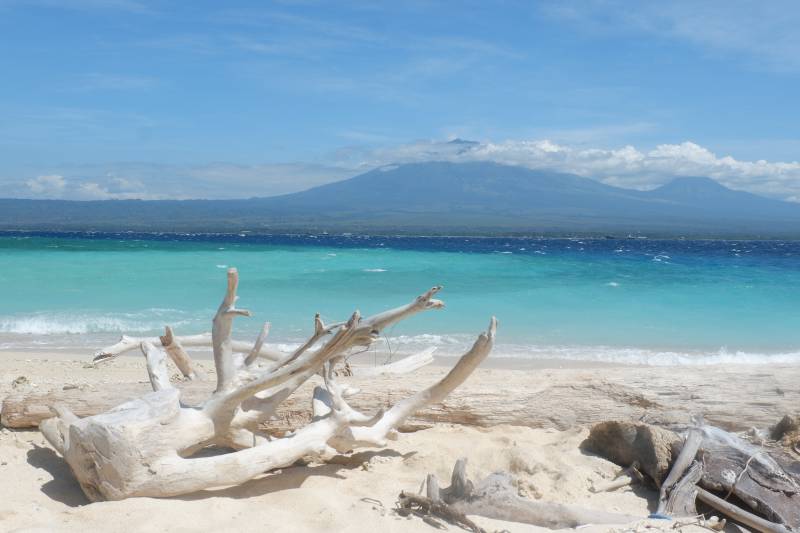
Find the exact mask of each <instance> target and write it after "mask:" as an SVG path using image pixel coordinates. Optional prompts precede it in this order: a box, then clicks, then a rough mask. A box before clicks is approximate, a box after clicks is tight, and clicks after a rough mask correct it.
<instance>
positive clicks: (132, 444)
mask: <svg viewBox="0 0 800 533" xmlns="http://www.w3.org/2000/svg"><path fill="white" fill-rule="evenodd" d="M238 279H239V278H238V273H237V271H236V270H235V269H230V270H229V271H228V286H227V290H226V292H225V297H224V298H223V301H222V303H221V304H220V307H219V309H218V310H217V314H216V315H215V317H214V320H213V328H212V339H211V342H212V347H213V351H214V366H215V368H216V374H217V376H216V377H217V379H216V388H215V390H214V392H213V393H211V394H210V395H209V397H208V398H207V399H206V400H205V401H204V402H202V404H200V405H199V406H197V407H189V406H185V405H183V404H182V403H181V392H180V391H179V390H178V389H176V388H174V387H173V386H172V384H171V383H170V381H169V376H168V373H167V367H166V364H165V360H166V355H165V354H164V352H163V351H162V350H161V349H160V348H157V347H156V346H155V343H149V342H144V343H142V345H141V348H142V351H143V352H144V354H145V357H146V359H147V367H148V375H149V380H150V384H151V387H152V390H153V392H150V393H148V394H145V395H144V396H142V397H141V398H138V399H135V400H132V401H129V402H126V403H124V404H122V405H119V406H117V407H115V408H113V409H111V410H109V411H107V412H104V413H101V414H98V415H94V416H90V417H87V418H82V419H81V418H78V417H76V416H75V415H74V414H73V413H72V412H70V411H69V410H68V409H65V408H63V407H59V406H57V407H56V413H57V416H56V417H53V418H49V419H47V420H44V421H43V422H42V423H41V424H40V429H41V431H42V433H43V434H44V436H45V438H46V439H47V440H48V442H49V443H50V444H51V445H52V446H53V447H54V448H55V449H56V450H57V451H58V452H59V453H60V454H61V455H63V456H64V458H65V459H66V460H67V463H68V464H69V466H70V468H71V470H72V472H73V473H74V475H75V477H76V478H77V479H78V482H79V484H80V486H81V488H82V489H83V491H84V493H85V494H86V495H87V497H88V498H89V499H90V500H92V501H98V500H118V499H123V498H128V497H133V496H155V497H163V496H174V495H179V494H185V493H189V492H195V491H198V490H202V489H206V488H211V487H218V486H227V485H237V484H240V483H244V482H245V481H248V480H250V479H252V478H254V477H257V476H259V475H261V474H263V473H264V472H267V471H269V470H273V469H276V468H282V467H286V466H289V465H291V464H293V463H295V462H297V461H299V460H300V459H303V458H309V457H310V458H317V459H320V460H325V459H328V458H330V457H332V456H334V455H336V454H337V453H345V452H349V451H351V450H353V449H356V448H363V447H384V446H386V443H387V440H388V439H394V438H396V437H397V431H396V429H397V428H398V427H399V426H401V425H402V424H403V422H404V421H405V420H406V419H407V418H408V417H409V416H411V415H412V414H413V413H414V412H415V411H417V410H418V409H420V408H422V407H423V406H425V405H427V404H430V403H436V402H440V401H441V400H442V399H443V398H444V397H445V396H446V395H447V394H448V393H450V392H451V391H452V390H453V389H455V388H456V387H458V386H459V385H460V384H461V383H463V382H464V380H466V379H467V377H469V375H470V374H471V373H472V372H473V371H474V370H475V368H477V366H478V365H479V364H480V363H481V362H482V361H483V360H484V359H485V358H486V357H487V356H488V354H489V352H490V351H491V348H492V346H493V343H494V335H495V328H496V322H495V320H494V318H493V319H492V320H491V322H490V324H489V329H488V331H487V332H486V333H482V334H481V335H480V336H479V337H478V339H477V340H476V341H475V344H474V345H473V346H472V348H471V349H470V350H469V351H468V352H467V353H466V354H464V356H462V357H461V358H460V359H459V360H458V362H457V363H456V364H455V366H454V367H453V368H452V370H450V372H449V373H448V374H447V375H446V376H444V377H443V378H442V379H441V380H440V381H438V382H437V383H435V384H434V385H432V386H430V387H428V388H427V389H423V390H422V391H420V392H418V393H416V394H414V395H412V396H410V397H407V398H405V399H403V400H400V401H399V402H396V403H395V404H394V405H393V406H392V407H390V408H389V409H387V410H386V411H378V412H377V413H375V414H371V415H368V414H364V413H362V412H360V411H358V410H356V409H355V408H353V407H352V406H351V405H350V404H349V403H348V402H347V400H346V397H347V396H349V395H350V394H351V393H352V392H353V391H350V390H348V389H346V388H344V387H342V386H341V385H340V384H339V383H338V382H337V380H336V370H335V368H336V365H337V363H341V362H342V361H343V359H344V356H346V355H347V354H348V353H349V352H350V350H351V349H352V348H354V347H360V346H368V345H369V344H371V343H372V342H374V341H375V340H376V339H378V338H379V335H380V332H381V331H382V330H383V329H384V328H386V327H389V326H391V325H393V324H395V323H397V322H399V321H400V320H402V319H404V318H407V317H409V316H412V315H415V314H417V313H420V312H423V311H426V310H430V309H439V308H441V307H443V305H444V304H443V303H442V302H441V301H439V300H437V299H435V298H434V295H435V294H436V293H437V292H439V290H440V287H434V288H433V289H431V290H429V291H427V292H426V293H424V294H423V295H421V296H419V297H417V298H416V299H415V300H414V301H412V302H411V303H409V304H408V305H405V306H402V307H398V308H396V309H392V310H389V311H385V312H383V313H379V314H377V315H374V316H372V317H369V318H362V317H361V315H360V313H359V312H358V311H356V312H355V313H353V315H352V316H351V317H350V319H349V320H348V321H347V322H345V323H342V324H334V325H330V326H326V325H324V324H323V323H322V321H321V320H320V319H319V317H317V318H316V319H315V329H314V333H313V334H312V336H311V337H310V339H309V341H308V342H306V343H305V344H304V345H303V346H301V347H300V348H298V349H297V350H295V351H294V352H293V353H291V354H288V356H285V357H284V359H282V360H279V361H274V362H272V361H270V362H267V363H262V362H260V361H259V357H258V356H259V353H260V351H261V349H262V346H263V343H264V339H265V338H266V334H267V330H268V328H267V327H265V328H264V329H263V330H262V332H261V335H259V338H258V340H257V341H256V342H255V343H254V344H253V346H252V348H251V350H250V352H249V353H247V354H246V355H244V356H241V357H236V356H235V352H234V350H235V347H234V345H233V341H232V339H231V334H232V329H233V320H234V318H235V317H239V316H249V315H250V313H249V312H248V311H246V310H244V309H240V308H238V307H236V300H237V295H236V292H237V287H238ZM325 337H329V338H328V340H327V341H325V342H321V341H322V339H323V338H325ZM317 345H319V347H318V348H317V349H316V350H314V351H312V350H311V348H314V347H315V346H317ZM316 375H321V376H322V379H323V385H321V386H317V387H315V388H314V391H313V403H312V405H313V418H312V419H311V421H310V422H309V423H308V424H307V425H305V426H303V427H301V428H299V429H297V430H296V431H294V432H292V433H291V434H289V435H287V436H285V437H282V438H274V437H271V436H270V435H269V434H268V433H266V432H264V431H262V430H261V429H260V426H261V424H263V423H264V422H267V421H268V420H270V419H271V418H272V417H273V416H274V414H275V412H276V409H277V407H278V406H279V405H280V404H281V403H283V402H284V401H285V400H286V399H287V398H289V397H290V396H291V395H292V393H294V391H295V390H297V389H298V388H299V387H300V386H302V385H303V384H304V383H306V382H307V381H308V380H309V379H311V378H312V377H314V376H316ZM209 446H214V447H217V448H229V449H232V450H235V451H231V452H230V453H225V454H221V455H214V456H197V452H199V451H201V450H202V449H203V448H206V447H209Z"/></svg>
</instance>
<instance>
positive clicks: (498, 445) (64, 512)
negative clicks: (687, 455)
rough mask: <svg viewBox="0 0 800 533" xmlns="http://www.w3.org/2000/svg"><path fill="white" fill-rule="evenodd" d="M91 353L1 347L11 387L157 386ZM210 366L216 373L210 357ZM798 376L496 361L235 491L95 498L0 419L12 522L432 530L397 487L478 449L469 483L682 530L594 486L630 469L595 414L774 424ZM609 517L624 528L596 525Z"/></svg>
mask: <svg viewBox="0 0 800 533" xmlns="http://www.w3.org/2000/svg"><path fill="white" fill-rule="evenodd" d="M89 351H90V350H87V352H86V353H89ZM88 359H89V358H88V357H87V356H86V355H85V354H80V353H72V354H52V353H46V352H37V353H8V352H6V353H2V355H1V356H0V397H2V398H5V397H7V396H9V395H18V396H20V395H26V394H39V393H43V392H46V391H53V390H56V391H61V392H63V393H68V392H72V393H77V394H81V393H84V394H88V393H89V392H91V391H92V390H97V389H104V388H109V387H114V386H119V384H131V383H139V384H141V386H142V387H144V388H145V389H146V387H147V378H146V372H145V369H144V360H143V358H141V357H135V356H123V357H119V358H117V359H115V360H113V361H110V362H108V363H105V364H102V365H100V366H96V367H93V366H91V365H89V364H87V361H88ZM448 363H449V361H447V360H438V361H437V362H436V363H435V364H434V365H431V366H428V367H425V368H423V369H420V370H419V371H417V372H415V373H414V374H412V375H402V376H392V377H391V378H387V377H381V378H370V379H365V378H351V379H352V382H353V384H354V385H355V386H358V387H361V388H362V389H364V390H367V389H369V387H370V385H372V386H374V387H378V388H380V387H383V386H385V385H386V383H385V382H384V381H385V380H391V383H390V384H391V385H392V387H393V389H396V390H398V391H401V393H402V391H403V390H405V389H409V390H414V389H415V388H421V387H422V386H423V385H424V384H425V383H427V382H430V381H433V380H435V379H436V377H437V376H441V375H442V374H443V373H444V372H446V370H447V366H446V365H447V364H448ZM200 364H201V365H202V366H203V367H204V368H205V369H206V370H207V371H208V372H209V373H211V372H213V365H212V364H211V362H210V361H200ZM173 370H174V369H173ZM798 379H800V369H797V368H796V367H769V368H766V367H757V366H745V365H743V366H734V367H730V366H727V367H717V366H708V367H630V366H629V367H622V366H610V365H592V366H590V367H586V366H583V367H582V366H580V365H577V364H568V365H564V364H563V363H561V362H558V361H555V360H554V361H544V362H542V361H538V362H535V361H522V360H502V359H491V358H490V359H489V360H488V361H487V362H486V363H485V364H484V365H483V367H482V368H481V369H479V370H478V371H477V372H476V373H475V374H474V375H473V376H472V377H471V378H470V380H469V381H468V382H467V383H465V385H464V386H463V387H461V388H459V389H458V390H457V391H456V392H455V393H454V394H453V396H452V397H451V398H448V399H447V400H446V401H445V402H444V404H443V405H442V406H438V407H436V408H433V409H429V410H426V411H423V412H422V413H421V414H420V416H418V417H416V418H415V419H414V421H413V422H414V423H416V424H417V426H416V429H418V430H417V431H414V432H411V433H403V434H401V436H400V439H399V440H397V441H394V442H390V446H389V447H388V448H387V449H385V450H377V451H362V452H360V453H356V454H354V455H351V456H341V457H339V458H337V459H336V460H335V462H334V464H328V465H316V464H312V465H309V466H298V467H293V468H287V469H284V470H282V471H279V472H275V473H270V474H267V475H264V476H263V477H261V478H259V479H256V480H253V481H251V482H249V483H246V484H244V485H241V486H238V487H231V488H220V489H217V490H207V491H203V492H200V493H196V494H191V495H187V496H183V497H177V498H168V499H154V498H133V499H128V500H124V501H119V502H102V503H91V504H89V503H88V501H87V500H86V498H85V496H84V495H83V493H82V492H81V490H80V488H79V486H78V484H77V482H75V481H74V479H73V478H72V476H71V474H70V472H69V469H68V467H67V465H66V463H65V462H64V461H63V460H62V459H61V458H60V457H59V456H58V455H57V454H56V453H55V452H54V451H53V450H52V449H51V448H50V447H49V446H48V445H47V444H46V442H45V440H44V438H43V437H42V436H41V434H40V433H39V432H38V431H36V430H33V429H18V430H12V429H7V428H3V429H2V431H1V432H0V472H2V477H3V479H4V483H2V484H1V485H0V487H2V494H0V529H2V530H3V531H82V530H87V529H88V530H97V531H167V530H168V531H212V530H213V531H263V530H265V529H268V530H271V531H319V530H328V531H375V530H378V529H380V530H382V531H432V530H433V528H432V527H431V526H430V525H428V524H426V523H424V522H422V521H421V520H420V519H419V518H402V517H400V516H398V515H396V514H395V513H394V512H393V508H394V503H395V501H396V498H397V495H398V493H399V492H400V491H401V490H406V491H412V492H415V491H416V490H417V489H418V488H419V486H420V483H421V482H422V481H423V480H424V478H425V475H426V474H427V473H431V472H432V473H435V474H436V475H437V476H438V477H439V478H440V479H448V478H449V474H450V470H451V469H452V466H453V463H454V462H455V460H456V459H458V458H459V457H466V458H467V459H468V465H469V467H468V471H469V474H470V477H471V478H473V479H480V478H482V477H484V476H485V475H488V474H490V473H491V472H493V471H498V470H505V471H508V472H510V473H511V474H513V475H514V476H515V478H516V480H517V486H518V489H519V492H520V494H522V495H525V496H526V497H530V498H534V499H539V500H543V501H553V502H564V503H575V504H580V505H583V506H585V507H587V508H594V509H603V510H610V511H615V512H620V513H626V514H630V515H633V516H636V517H642V520H641V521H639V522H636V523H634V524H632V525H631V524H629V525H628V526H623V525H620V527H619V528H618V529H619V530H626V528H632V529H636V528H637V527H638V528H639V530H643V529H644V528H656V529H665V530H670V529H671V528H672V527H673V525H674V524H673V523H664V522H659V521H653V520H646V519H645V517H646V516H647V515H648V513H649V512H651V511H652V510H653V509H654V502H655V499H656V497H657V492H656V491H655V490H654V489H653V488H652V487H636V488H625V489H622V490H618V491H615V492H610V493H603V494H592V493H591V492H590V490H589V489H590V487H592V486H594V485H596V484H598V483H602V482H604V481H608V480H610V479H612V478H613V477H614V475H615V473H616V472H618V471H619V470H620V469H619V467H618V466H616V465H614V464H612V463H610V462H608V461H606V460H604V459H602V458H599V457H595V456H592V455H591V454H587V453H585V452H583V451H582V450H581V447H580V445H581V442H582V441H583V440H584V439H585V438H586V436H587V434H588V428H589V427H590V426H591V424H593V423H595V422H600V421H602V420H613V419H619V420H647V421H649V422H652V423H657V424H662V425H666V426H670V427H674V428H680V427H685V425H686V424H688V423H689V422H690V419H691V417H692V416H695V415H703V416H704V417H705V420H706V421H707V422H709V423H712V424H715V425H719V426H721V427H724V428H726V429H728V430H733V431H746V430H748V429H749V428H751V427H755V428H767V427H769V426H771V425H773V424H775V423H776V422H777V421H778V419H779V418H780V417H781V416H782V415H783V414H786V413H793V412H796V406H797V405H798V401H800V392H799V391H798V390H797V388H796V386H794V384H796V383H797V382H798ZM382 382H384V383H382ZM65 388H66V389H67V390H64V389H65ZM512 395H513V396H514V397H515V398H522V399H523V403H521V404H519V405H516V406H513V407H512V408H510V409H508V410H507V412H506V411H503V410H502V409H500V410H497V409H494V407H496V406H498V405H500V404H501V403H502V401H503V397H504V396H512ZM398 396H399V395H398ZM476 398H479V399H480V400H479V401H475V399H476ZM442 410H455V411H456V412H459V413H464V416H463V417H462V419H463V420H462V421H463V422H464V424H449V423H448V424H446V423H439V422H437V421H436V419H437V413H439V416H440V415H441V412H442ZM514 412H516V420H515V419H514V418H513V413H514ZM492 413H495V414H492ZM496 413H500V415H497V414H496ZM468 415H469V416H468ZM495 422H497V423H495ZM420 428H422V429H420ZM475 521H476V522H477V523H478V524H479V525H481V526H482V527H484V528H486V529H487V530H488V531H493V530H508V531H534V530H538V529H537V528H533V527H531V526H524V525H520V524H512V523H503V522H499V521H493V520H489V519H485V518H481V517H475ZM692 528H693V526H684V528H683V529H684V530H691V529H692ZM451 529H454V527H451ZM609 529H613V528H609V527H608V526H602V527H601V526H596V527H591V528H587V530H589V531H607V530H609Z"/></svg>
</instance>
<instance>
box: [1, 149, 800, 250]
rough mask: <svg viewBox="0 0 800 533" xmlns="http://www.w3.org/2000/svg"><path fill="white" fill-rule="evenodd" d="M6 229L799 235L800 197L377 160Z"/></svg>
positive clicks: (68, 211)
mask: <svg viewBox="0 0 800 533" xmlns="http://www.w3.org/2000/svg"><path fill="white" fill-rule="evenodd" d="M0 229H6V230H10V229H29V230H32V229H36V230H82V231H86V230H98V231H104V230H105V231H120V230H135V231H142V230H152V231H198V232H199V231H243V230H251V231H262V232H279V231H298V230H302V231H323V230H329V231H362V232H375V233H378V232H412V233H453V234H456V233H458V234H466V233H473V234H474V233H489V232H503V233H529V234H530V233H532V234H537V233H549V234H553V233H561V234H565V233H582V234H605V233H634V232H638V233H645V234H652V235H692V236H699V235H704V236H732V235H736V236H741V237H744V236H748V237H800V205H797V204H792V203H788V202H781V201H778V200H771V199H767V198H763V197H760V196H756V195H753V194H750V193H746V192H742V191H734V190H731V189H728V188H726V187H724V186H723V185H721V184H719V183H717V182H716V181H714V180H711V179H708V178H677V179H675V180H673V181H672V182H670V183H667V184H666V185H663V186H661V187H659V188H657V189H654V190H651V191H636V190H630V189H622V188H619V187H613V186H610V185H605V184H603V183H600V182H598V181H595V180H592V179H589V178H584V177H580V176H575V175H571V174H563V173H557V172H552V171H546V170H531V169H527V168H522V167H515V166H507V165H499V164H495V163H484V162H475V163H448V162H428V163H414V164H406V165H392V166H385V167H380V168H377V169H375V170H372V171H369V172H367V173H365V174H361V175H359V176H356V177H353V178H350V179H347V180H343V181H339V182H335V183H330V184H327V185H322V186H320V187H315V188H313V189H309V190H307V191H303V192H298V193H293V194H287V195H283V196H275V197H270V198H251V199H246V200H184V201H177V200H164V201H143V200H106V201H91V202H71V201H64V200H0Z"/></svg>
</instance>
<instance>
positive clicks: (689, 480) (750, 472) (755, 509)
mask: <svg viewBox="0 0 800 533" xmlns="http://www.w3.org/2000/svg"><path fill="white" fill-rule="evenodd" d="M653 435H658V437H657V438H652V436H653ZM584 445H585V447H586V448H587V449H589V450H591V451H593V452H595V453H598V454H600V455H602V456H604V457H607V458H608V459H610V460H612V461H614V462H617V463H618V464H626V463H630V462H632V461H639V462H640V463H641V464H642V468H643V471H644V472H646V473H647V474H648V475H649V476H650V477H651V478H652V479H653V481H654V482H655V483H656V484H657V485H658V486H660V487H661V488H662V491H661V494H660V498H659V500H660V505H659V513H661V514H665V515H673V516H681V515H687V514H692V513H693V512H694V508H693V506H694V497H695V496H696V498H697V499H700V500H701V501H703V502H704V503H706V504H707V505H710V506H712V507H713V508H715V509H717V510H718V511H719V512H721V513H724V514H726V515H727V516H729V517H730V518H732V519H735V520H737V521H739V522H741V523H743V524H745V525H748V526H749V527H754V528H756V529H757V530H759V531H769V532H772V531H782V532H783V531H788V530H790V529H792V530H794V529H797V528H800V479H798V477H797V472H798V471H800V469H798V465H797V464H794V465H792V464H790V461H789V460H788V459H787V457H786V456H784V455H783V454H782V453H781V452H780V450H778V449H775V450H769V451H768V450H767V449H766V448H763V447H756V446H753V445H752V444H750V443H748V442H746V441H744V440H743V439H741V438H739V437H737V436H735V435H733V434H731V433H728V432H726V431H723V430H721V429H719V428H715V427H713V426H707V425H706V426H701V427H699V428H693V429H691V430H690V431H689V433H688V435H687V438H686V440H685V441H684V439H682V438H681V437H680V436H679V435H677V434H675V433H673V432H671V431H668V430H665V429H662V428H655V427H652V426H648V425H647V424H632V423H627V422H605V423H602V424H598V425H596V426H595V427H593V428H592V430H591V432H590V434H589V438H588V439H587V441H586V442H585V444H584ZM664 465H667V466H666V468H665V466H664ZM670 468H671V469H672V470H671V471H670ZM731 498H733V500H735V501H736V502H738V504H734V503H733V502H732V501H731ZM720 502H722V503H720ZM723 504H724V505H723ZM739 505H742V506H745V507H746V508H745V507H740V506H739Z"/></svg>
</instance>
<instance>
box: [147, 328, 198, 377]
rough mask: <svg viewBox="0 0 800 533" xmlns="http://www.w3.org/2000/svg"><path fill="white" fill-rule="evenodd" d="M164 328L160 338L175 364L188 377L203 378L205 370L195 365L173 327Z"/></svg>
mask: <svg viewBox="0 0 800 533" xmlns="http://www.w3.org/2000/svg"><path fill="white" fill-rule="evenodd" d="M164 330H165V332H164V335H162V336H161V337H159V340H160V341H161V345H162V346H163V347H164V349H165V350H166V352H167V355H169V357H170V359H172V362H173V363H175V366H176V367H178V370H180V371H181V374H183V375H184V377H186V378H187V379H202V378H203V377H204V376H203V372H202V371H201V370H200V369H198V368H197V367H196V366H195V364H194V362H193V361H192V358H191V357H189V354H188V353H186V350H185V349H184V348H183V343H181V340H180V339H179V338H178V337H176V336H175V334H174V333H173V332H172V328H171V327H169V326H165V327H164ZM142 344H145V343H142Z"/></svg>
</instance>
